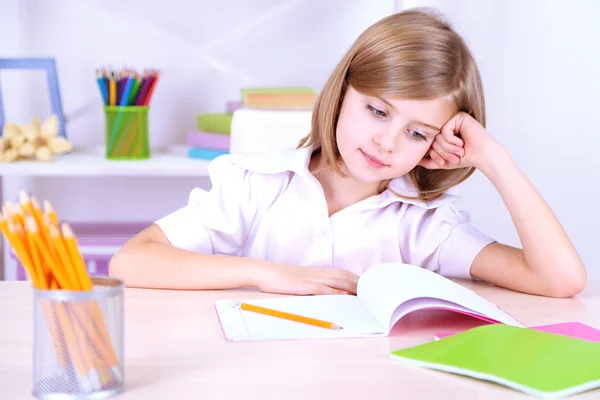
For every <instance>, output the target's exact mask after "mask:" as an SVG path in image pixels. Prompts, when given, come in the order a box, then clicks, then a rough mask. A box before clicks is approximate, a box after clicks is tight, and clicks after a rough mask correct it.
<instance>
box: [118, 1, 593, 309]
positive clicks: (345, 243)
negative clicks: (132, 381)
mask: <svg viewBox="0 0 600 400" xmlns="http://www.w3.org/2000/svg"><path fill="white" fill-rule="evenodd" d="M475 169H478V170H479V171H481V172H482V173H483V174H484V175H485V176H486V177H487V178H488V179H490V181H491V182H492V184H493V185H494V186H495V187H496V189H497V190H498V191H499V193H500V196H501V197H502V199H503V200H504V203H505V204H506V207H507V208H508V210H509V212H510V214H511V216H512V219H513V221H514V224H515V227H516V230H517V232H518V234H519V237H520V240H521V243H522V246H523V249H522V250H521V249H518V248H513V247H510V246H507V245H504V244H500V243H498V242H496V241H494V240H493V239H492V238H490V237H488V236H487V235H485V234H483V233H482V232H480V231H478V230H477V229H475V228H474V227H473V226H472V225H471V224H470V223H469V219H468V216H467V214H466V213H464V212H460V211H458V210H457V209H456V208H455V206H454V205H453V202H454V201H455V200H456V199H457V194H456V191H455V190H456V188H454V186H456V185H457V184H459V183H460V182H462V181H464V180H465V179H467V178H468V177H469V176H470V175H471V174H472V173H473V172H474V170H475ZM209 173H210V177H211V180H212V183H213V187H212V189H211V190H210V191H209V192H207V193H205V194H204V195H203V197H202V198H201V199H200V200H199V201H197V202H193V201H190V203H189V204H188V205H187V206H186V207H183V208H182V209H179V210H177V211H175V212H173V213H172V214H170V215H168V216H165V217H164V218H162V219H160V220H158V221H156V223H155V224H153V225H152V226H150V227H148V228H147V229H145V230H144V231H142V232H141V233H139V234H138V235H137V236H136V237H134V238H133V239H131V240H130V241H129V242H128V243H127V244H126V245H125V246H124V247H123V248H122V249H120V251H118V252H117V253H116V254H115V256H114V257H113V259H112V260H111V265H110V274H111V275H112V276H114V277H117V278H121V279H123V280H124V281H125V283H126V285H128V286H137V287H152V288H178V289H226V288H237V287H241V286H254V287H257V288H258V289H260V290H262V291H265V292H275V293H286V294H330V293H355V292H356V284H357V279H358V276H359V275H360V274H361V273H362V272H363V271H365V270H366V269H367V268H369V267H371V266H373V265H375V264H377V263H382V262H404V263H408V264H413V265H418V266H421V267H422V268H427V269H430V270H432V271H435V272H437V273H439V274H442V275H444V276H447V277H453V278H468V279H480V280H484V281H487V282H490V283H493V284H496V285H499V286H503V287H506V288H509V289H512V290H515V291H521V292H527V293H533V294H538V295H545V296H553V297H569V296H572V295H575V294H577V293H578V292H580V291H581V290H582V289H583V288H584V286H585V282H586V272H585V268H584V265H583V263H582V260H581V259H580V258H579V256H578V254H577V252H576V251H575V249H574V248H573V245H572V244H571V242H570V241H569V239H568V238H567V236H566V234H565V232H564V231H563V229H562V227H561V225H560V224H559V222H558V221H557V220H556V218H555V217H554V215H553V213H552V211H551V210H550V209H549V208H548V206H547V205H546V203H545V202H544V200H543V199H542V197H541V196H540V195H539V194H538V192H537V191H536V190H535V189H534V188H533V187H532V186H531V184H530V183H529V182H528V180H527V179H526V178H525V176H523V174H522V173H521V171H520V170H519V168H518V167H517V165H515V163H514V161H513V160H512V159H511V157H510V155H509V154H508V153H507V151H506V150H505V149H504V148H503V147H502V146H501V145H500V144H499V143H498V142H497V141H496V140H494V139H493V138H492V137H491V136H490V135H489V134H488V132H486V129H485V107H484V96H483V90H482V84H481V79H480V76H479V71H478V69H477V66H476V64H475V61H474V60H473V57H472V55H471V54H470V52H469V50H468V49H467V47H466V45H465V43H464V41H463V39H462V38H461V37H460V36H459V35H458V34H457V33H456V32H455V31H454V30H453V29H452V28H451V27H450V26H449V25H448V24H446V23H445V22H444V21H443V20H441V19H440V18H438V17H436V16H435V15H433V14H432V13H430V12H425V11H420V10H409V11H405V12H402V13H399V14H396V15H392V16H389V17H387V18H384V19H383V20H381V21H379V22H377V23H376V24H374V25H373V26H371V27H370V28H369V29H367V30H366V31H365V32H364V33H363V34H362V35H361V36H360V37H359V38H358V39H357V41H356V42H355V43H354V44H353V46H352V47H351V48H350V50H349V51H348V53H347V54H346V55H345V56H344V58H343V59H342V60H341V62H340V63H339V64H338V65H337V67H336V68H335V70H334V71H333V73H332V74H331V76H330V77H329V79H328V81H327V83H326V84H325V87H324V88H323V90H322V92H321V94H320V96H319V99H318V101H317V104H316V105H315V108H314V110H313V120H312V129H311V132H310V134H309V135H308V136H307V137H306V138H305V139H304V140H303V141H302V142H301V143H300V145H299V147H298V149H291V150H287V151H281V152H279V153H277V154H271V155H260V156H258V155H253V156H245V157H243V156H233V155H227V156H222V157H220V158H217V159H215V160H213V161H212V162H211V164H210V167H209Z"/></svg>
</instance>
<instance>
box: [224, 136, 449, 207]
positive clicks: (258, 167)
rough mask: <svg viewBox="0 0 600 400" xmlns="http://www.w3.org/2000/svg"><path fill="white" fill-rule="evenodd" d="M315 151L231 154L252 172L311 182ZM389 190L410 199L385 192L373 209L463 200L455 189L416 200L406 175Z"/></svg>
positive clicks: (391, 183)
mask: <svg viewBox="0 0 600 400" xmlns="http://www.w3.org/2000/svg"><path fill="white" fill-rule="evenodd" d="M311 154H312V149H310V148H306V147H303V148H300V149H284V150H279V151H275V152H270V153H264V154H248V155H242V154H231V155H230V157H231V161H232V162H233V163H234V164H235V165H237V166H239V167H242V168H244V169H246V170H248V171H251V172H255V173H260V174H277V173H281V172H286V171H291V172H294V173H295V174H298V175H300V176H302V177H304V178H307V179H314V177H313V175H312V174H311V173H310V171H309V169H308V164H309V162H310V156H311ZM389 187H390V188H391V189H392V190H393V191H394V192H395V193H397V194H399V195H401V196H404V197H408V198H403V197H399V196H397V195H396V194H394V193H392V192H391V191H390V190H387V189H386V190H385V191H384V192H383V193H381V194H380V195H379V196H374V197H373V198H371V199H372V201H371V202H370V203H371V205H372V206H376V207H378V208H381V207H385V206H387V205H389V204H391V203H394V202H402V203H407V204H413V205H415V206H419V207H421V208H425V209H433V208H437V207H440V206H442V205H445V204H449V203H453V202H455V201H457V200H458V199H459V198H460V194H459V190H458V188H456V187H452V188H450V189H448V190H446V192H445V193H444V194H443V195H442V196H440V197H439V198H437V199H435V200H430V201H423V200H418V199H412V198H410V197H416V196H417V191H416V190H415V188H414V187H413V185H412V183H411V182H410V180H409V179H408V177H407V176H406V175H403V176H400V177H398V178H395V179H393V180H392V181H391V182H390V184H389Z"/></svg>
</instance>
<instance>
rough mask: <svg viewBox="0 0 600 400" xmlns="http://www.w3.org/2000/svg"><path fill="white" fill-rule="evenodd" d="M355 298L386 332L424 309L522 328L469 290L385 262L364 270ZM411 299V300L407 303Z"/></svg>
mask: <svg viewBox="0 0 600 400" xmlns="http://www.w3.org/2000/svg"><path fill="white" fill-rule="evenodd" d="M358 298H359V299H360V301H361V302H362V303H363V304H364V305H365V307H367V308H368V309H369V311H371V313H372V314H373V315H374V316H375V318H376V319H377V321H379V323H380V324H382V325H384V326H385V327H386V328H387V330H388V332H389V330H391V328H392V326H393V325H394V324H395V323H396V322H397V320H398V319H399V318H400V317H402V316H404V315H406V313H407V312H410V311H415V310H420V309H424V308H439V309H448V310H453V311H458V312H463V313H468V312H471V313H472V314H479V315H481V316H485V317H488V318H490V319H493V320H495V321H497V322H502V323H505V324H508V325H513V326H523V325H522V324H521V323H520V322H519V321H517V320H515V319H514V318H513V317H511V316H510V315H508V314H507V313H505V312H504V311H502V310H501V309H499V308H498V307H497V306H496V305H495V304H493V303H491V302H490V301H489V300H487V299H485V298H483V297H481V296H479V295H478V294H476V293H475V292H473V291H472V290H470V289H467V288H466V287H464V286H462V285H459V284H458V283H455V282H453V281H451V280H449V279H447V278H445V277H443V276H441V275H439V274H437V273H435V272H432V271H429V270H426V269H424V268H420V267H416V266H414V265H408V264H401V263H387V264H380V265H377V266H374V267H372V268H370V269H368V270H367V271H366V272H364V273H363V274H362V275H361V277H360V280H359V282H358ZM412 299H415V300H413V301H410V302H409V300H412ZM416 299H422V300H420V301H419V300H416ZM394 315H395V316H396V318H394Z"/></svg>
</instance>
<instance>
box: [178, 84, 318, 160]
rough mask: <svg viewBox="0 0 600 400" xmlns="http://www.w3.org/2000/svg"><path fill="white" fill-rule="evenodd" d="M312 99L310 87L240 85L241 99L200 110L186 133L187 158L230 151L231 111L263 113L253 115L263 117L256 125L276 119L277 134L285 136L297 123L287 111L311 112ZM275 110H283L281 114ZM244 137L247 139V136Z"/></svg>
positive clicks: (213, 156)
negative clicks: (221, 108)
mask: <svg viewBox="0 0 600 400" xmlns="http://www.w3.org/2000/svg"><path fill="white" fill-rule="evenodd" d="M316 100H317V92H316V91H315V90H313V89H312V88H310V87H298V86H296V87H252V88H242V89H241V100H240V101H239V102H229V103H227V106H226V110H225V111H224V112H217V113H203V114H199V115H198V116H197V119H196V122H197V127H198V130H197V131H194V132H190V133H188V135H187V154H188V157H190V158H199V159H204V160H212V159H214V158H216V157H218V156H220V155H223V154H228V153H229V152H230V151H231V122H232V120H233V114H234V112H235V111H237V110H240V109H242V110H255V111H256V112H260V113H264V114H261V116H254V117H256V118H262V120H264V124H258V125H257V126H264V125H265V124H266V125H269V121H271V120H273V119H276V122H277V124H278V126H279V125H281V126H282V128H283V131H282V132H280V134H281V135H285V134H286V132H285V131H288V130H290V129H292V130H293V128H294V126H293V125H294V124H296V123H297V118H295V117H296V116H295V114H297V113H292V114H294V115H288V113H287V112H290V111H300V112H305V113H306V112H307V111H311V110H312V108H313V107H314V104H315V102H316ZM278 111H279V112H285V113H284V114H281V113H278ZM286 116H288V119H289V120H290V121H289V122H290V123H289V124H288V125H287V126H286V125H285V124H283V125H282V124H281V119H282V118H283V119H285V117H286ZM290 118H291V119H290ZM271 125H272V124H271ZM306 133H307V132H306ZM278 134H279V133H278ZM303 134H305V133H303ZM237 139H238V142H239V141H240V139H243V140H241V143H246V142H245V139H246V138H237ZM247 139H248V140H250V138H247ZM242 150H243V149H242ZM242 152H243V151H242Z"/></svg>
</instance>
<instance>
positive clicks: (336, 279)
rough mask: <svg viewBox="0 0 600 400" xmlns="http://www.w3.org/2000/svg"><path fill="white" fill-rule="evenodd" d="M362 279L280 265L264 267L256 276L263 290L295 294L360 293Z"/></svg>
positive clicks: (352, 275) (347, 273)
mask: <svg viewBox="0 0 600 400" xmlns="http://www.w3.org/2000/svg"><path fill="white" fill-rule="evenodd" d="M357 284H358V276H356V275H354V274H353V273H351V272H348V271H344V270H338V269H330V268H318V267H300V266H295V265H285V264H276V263H265V264H261V265H260V266H259V268H258V269H257V271H256V274H255V284H254V286H256V287H257V288H258V289H259V290H261V291H263V292H269V293H282V294H294V295H317V294H356V285H357Z"/></svg>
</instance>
